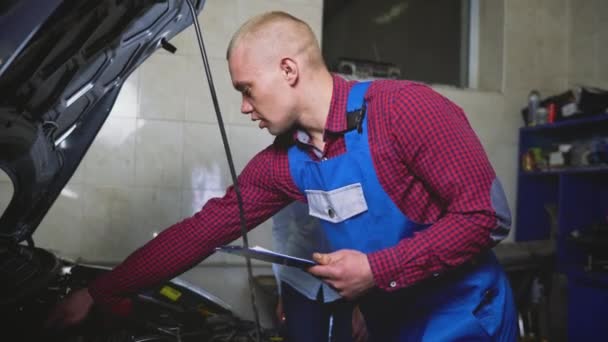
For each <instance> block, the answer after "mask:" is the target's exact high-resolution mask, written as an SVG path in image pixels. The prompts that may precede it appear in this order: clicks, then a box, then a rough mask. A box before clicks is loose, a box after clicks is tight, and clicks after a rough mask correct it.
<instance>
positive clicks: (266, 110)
mask: <svg viewBox="0 0 608 342" xmlns="http://www.w3.org/2000/svg"><path fill="white" fill-rule="evenodd" d="M262 53H263V52H262ZM254 54H255V51H254V49H245V48H241V47H237V48H235V49H234V51H233V53H232V55H231V56H230V60H229V61H228V67H229V69H230V77H231V78H232V84H233V86H234V88H235V89H236V90H237V91H239V92H240V93H241V95H242V103H241V112H242V113H243V114H246V115H249V116H250V118H251V120H252V121H259V124H258V126H259V127H260V128H266V129H268V132H270V134H272V135H279V134H281V133H284V132H286V131H287V130H289V129H290V128H291V127H292V126H293V125H294V123H295V121H296V113H295V110H294V100H293V98H294V95H293V88H292V87H291V86H289V83H288V82H287V81H286V80H285V78H284V77H282V73H281V68H280V61H274V60H273V59H272V58H263V57H261V56H254Z"/></svg>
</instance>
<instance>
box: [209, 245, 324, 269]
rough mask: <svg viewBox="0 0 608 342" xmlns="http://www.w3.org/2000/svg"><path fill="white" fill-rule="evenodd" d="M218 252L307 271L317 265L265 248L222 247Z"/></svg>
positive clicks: (310, 261)
mask: <svg viewBox="0 0 608 342" xmlns="http://www.w3.org/2000/svg"><path fill="white" fill-rule="evenodd" d="M215 250H216V251H218V252H224V253H230V254H235V255H240V256H242V257H245V256H249V257H250V258H252V259H257V260H262V261H266V262H271V263H273V264H278V265H285V266H291V267H297V268H301V269H307V268H309V267H311V266H315V265H317V263H316V262H314V261H312V260H308V259H302V258H297V257H294V256H290V255H286V254H281V253H276V252H273V251H271V250H268V249H266V248H263V247H259V246H255V247H252V248H244V247H242V246H221V247H217V248H216V249H215Z"/></svg>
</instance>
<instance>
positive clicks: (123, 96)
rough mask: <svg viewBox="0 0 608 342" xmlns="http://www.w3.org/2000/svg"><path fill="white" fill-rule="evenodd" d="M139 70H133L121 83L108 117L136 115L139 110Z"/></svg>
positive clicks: (133, 116)
mask: <svg viewBox="0 0 608 342" xmlns="http://www.w3.org/2000/svg"><path fill="white" fill-rule="evenodd" d="M139 70H140V69H136V70H135V71H133V73H131V75H130V76H129V78H127V80H126V81H125V82H124V83H123V85H122V88H121V89H120V93H119V94H118V98H116V102H115V103H114V107H112V111H111V112H110V118H115V117H120V118H135V117H136V116H137V112H138V110H139Z"/></svg>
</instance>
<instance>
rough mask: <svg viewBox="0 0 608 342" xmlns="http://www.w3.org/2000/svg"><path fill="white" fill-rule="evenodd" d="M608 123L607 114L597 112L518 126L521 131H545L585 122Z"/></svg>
mask: <svg viewBox="0 0 608 342" xmlns="http://www.w3.org/2000/svg"><path fill="white" fill-rule="evenodd" d="M603 122H606V123H608V114H598V115H593V116H587V117H584V118H580V119H570V120H564V121H558V122H555V123H552V124H544V125H538V126H530V127H522V128H520V131H521V132H537V131H545V130H552V129H558V128H567V127H576V126H580V125H585V124H597V123H603Z"/></svg>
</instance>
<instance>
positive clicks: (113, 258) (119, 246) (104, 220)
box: [80, 185, 139, 262]
mask: <svg viewBox="0 0 608 342" xmlns="http://www.w3.org/2000/svg"><path fill="white" fill-rule="evenodd" d="M83 205H84V209H83V225H84V226H85V227H86V233H85V234H82V236H81V241H80V244H81V256H82V258H83V259H85V260H89V261H110V262H118V261H121V260H123V259H124V258H125V257H126V256H127V255H128V254H129V253H131V252H132V251H133V250H135V248H136V247H137V246H138V243H137V238H136V236H137V234H136V232H135V229H136V226H135V224H136V221H135V219H134V213H135V210H136V208H137V207H138V205H139V204H138V203H137V202H136V199H135V196H134V189H133V188H114V187H100V186H94V185H92V186H86V187H85V188H84V192H83Z"/></svg>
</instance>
